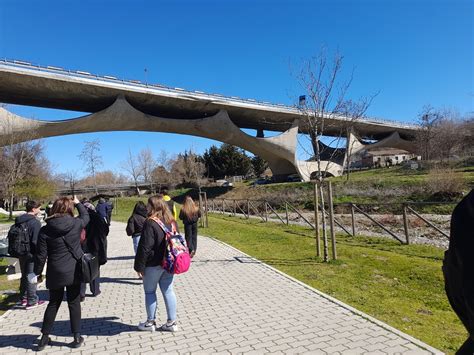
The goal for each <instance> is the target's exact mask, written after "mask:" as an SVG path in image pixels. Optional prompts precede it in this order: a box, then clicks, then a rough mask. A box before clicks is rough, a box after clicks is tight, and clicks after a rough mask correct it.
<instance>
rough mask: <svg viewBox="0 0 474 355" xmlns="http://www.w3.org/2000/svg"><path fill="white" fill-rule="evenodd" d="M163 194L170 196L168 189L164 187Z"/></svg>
mask: <svg viewBox="0 0 474 355" xmlns="http://www.w3.org/2000/svg"><path fill="white" fill-rule="evenodd" d="M161 194H162V195H168V188H167V187H163V188H162V189H161Z"/></svg>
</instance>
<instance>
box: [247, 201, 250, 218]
mask: <svg viewBox="0 0 474 355" xmlns="http://www.w3.org/2000/svg"><path fill="white" fill-rule="evenodd" d="M247 219H250V202H249V200H248V199H247Z"/></svg>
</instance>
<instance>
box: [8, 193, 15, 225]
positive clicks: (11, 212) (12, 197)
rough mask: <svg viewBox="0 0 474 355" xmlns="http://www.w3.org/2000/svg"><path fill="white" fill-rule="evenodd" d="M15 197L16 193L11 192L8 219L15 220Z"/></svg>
mask: <svg viewBox="0 0 474 355" xmlns="http://www.w3.org/2000/svg"><path fill="white" fill-rule="evenodd" d="M14 199H15V195H14V194H13V193H11V194H10V210H9V211H8V212H9V214H8V220H9V221H12V220H13V200H14Z"/></svg>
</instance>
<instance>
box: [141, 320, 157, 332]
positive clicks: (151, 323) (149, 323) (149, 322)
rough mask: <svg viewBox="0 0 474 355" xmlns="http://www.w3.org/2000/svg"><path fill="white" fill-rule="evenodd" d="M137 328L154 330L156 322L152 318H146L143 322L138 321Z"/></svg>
mask: <svg viewBox="0 0 474 355" xmlns="http://www.w3.org/2000/svg"><path fill="white" fill-rule="evenodd" d="M138 329H140V330H144V331H149V332H154V331H155V330H156V322H155V321H154V320H147V321H146V322H143V323H138Z"/></svg>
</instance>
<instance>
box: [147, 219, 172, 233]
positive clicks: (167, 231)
mask: <svg viewBox="0 0 474 355" xmlns="http://www.w3.org/2000/svg"><path fill="white" fill-rule="evenodd" d="M150 219H152V220H154V221H155V222H156V223H158V225H159V226H160V228H161V229H163V232H165V234H171V235H174V234H176V227H175V225H174V223H172V224H171V229H172V231H170V230H169V229H168V228H167V227H166V226H165V224H164V223H163V222H162V221H161V220H160V219H159V218H156V217H150Z"/></svg>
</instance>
